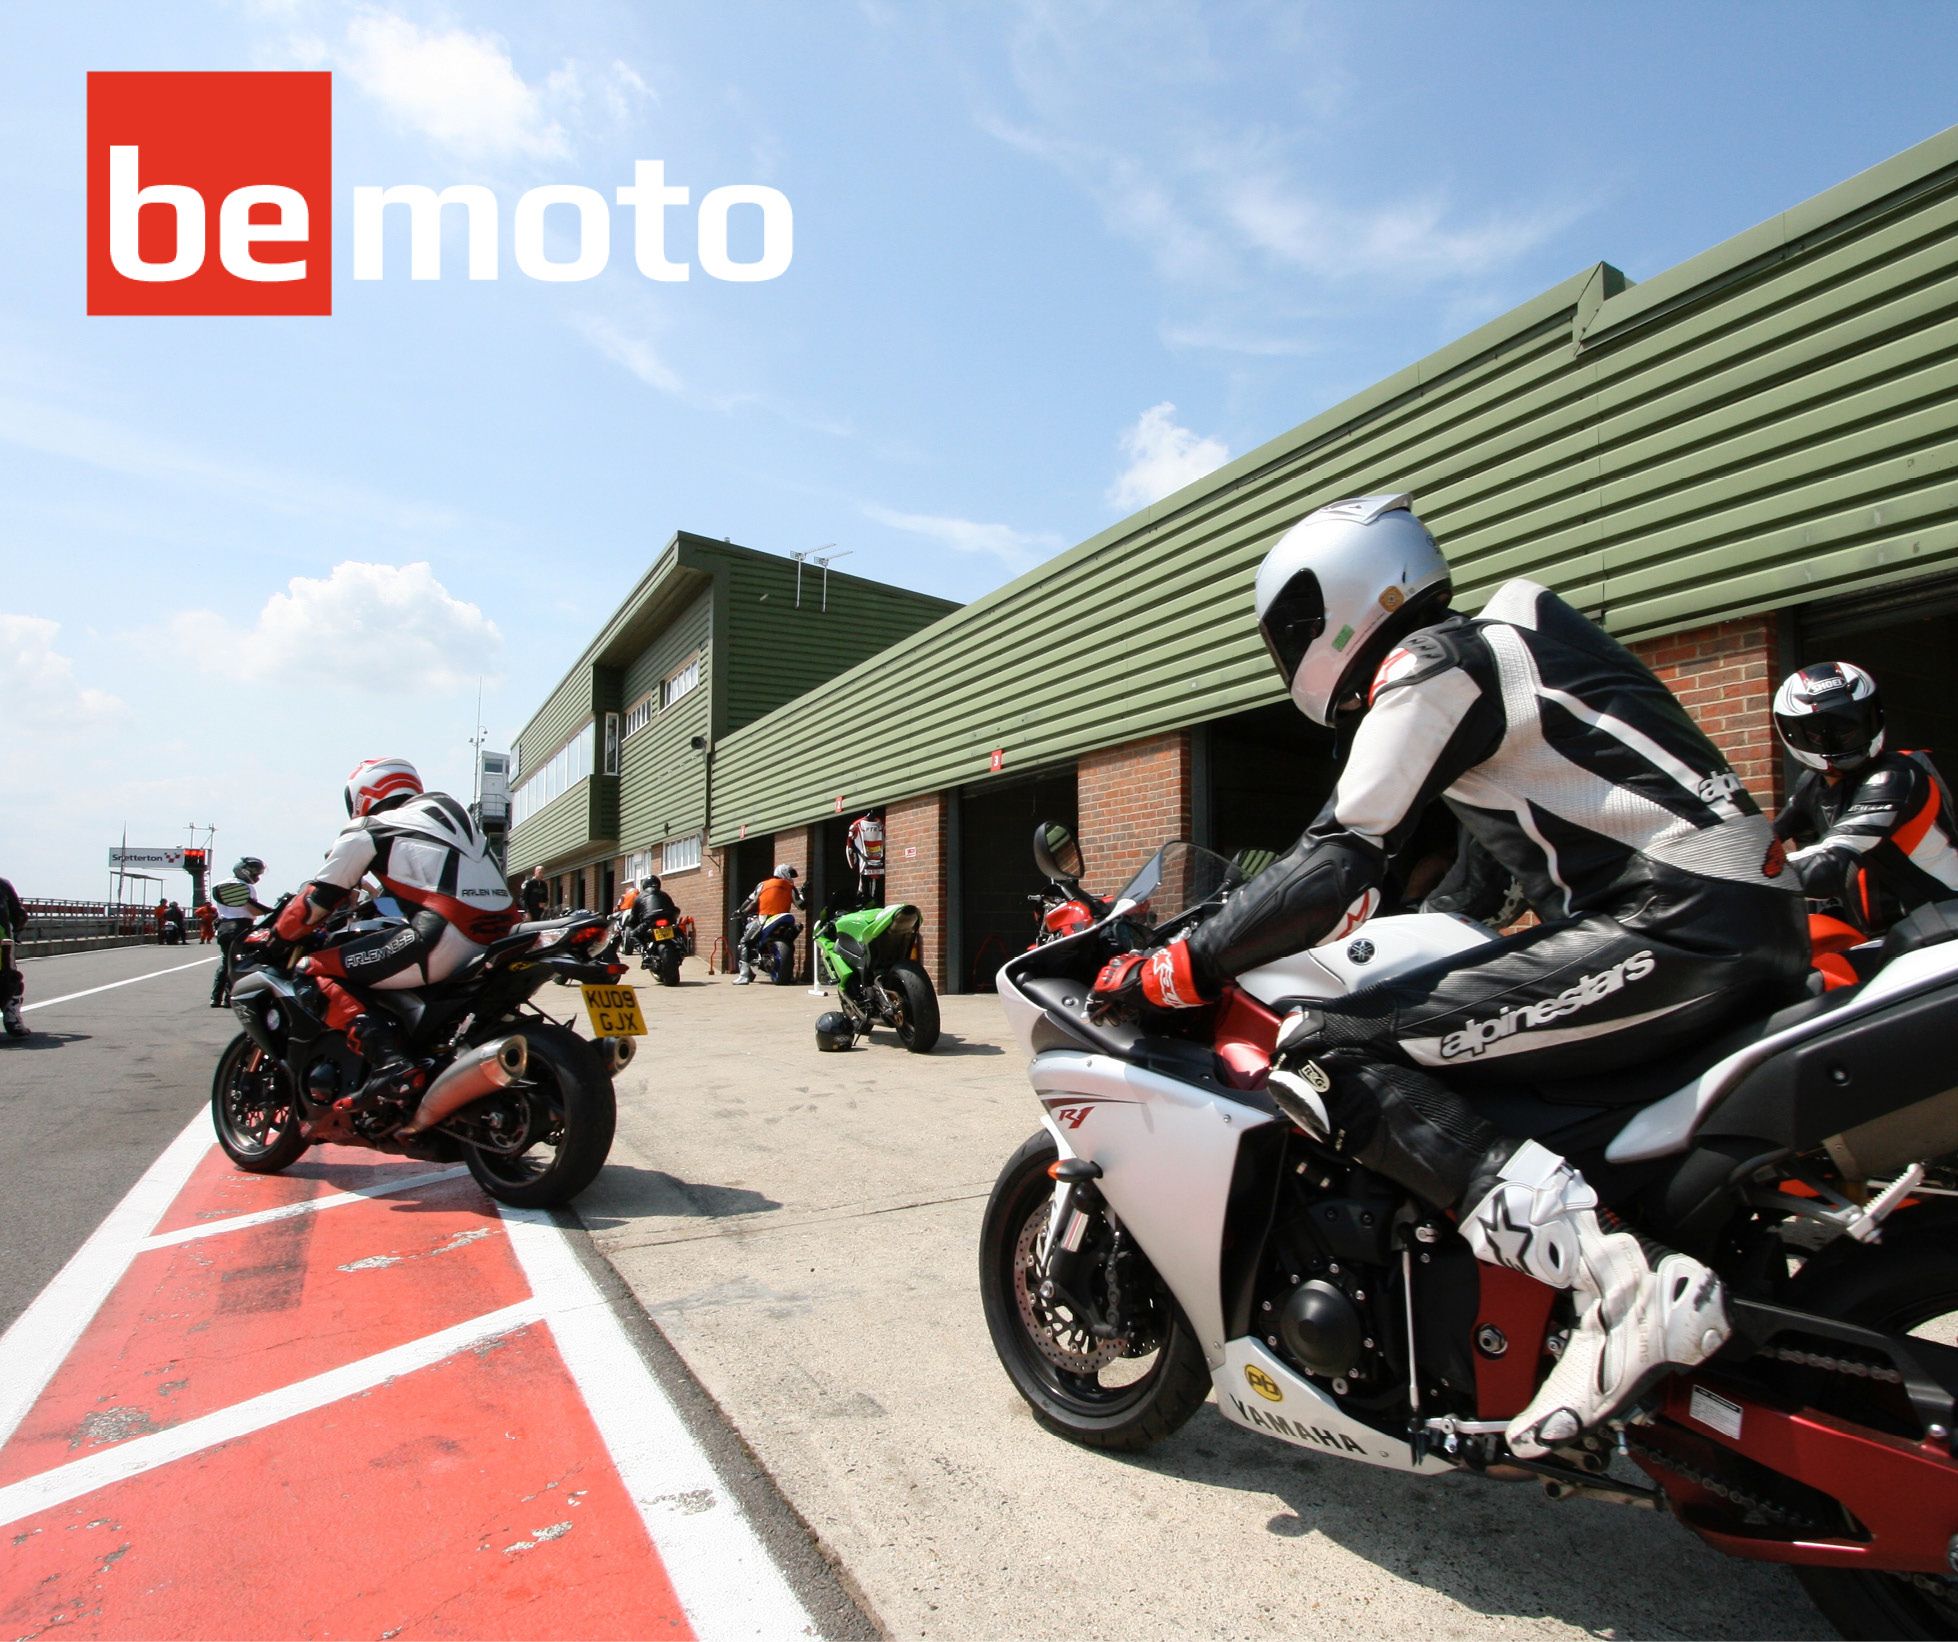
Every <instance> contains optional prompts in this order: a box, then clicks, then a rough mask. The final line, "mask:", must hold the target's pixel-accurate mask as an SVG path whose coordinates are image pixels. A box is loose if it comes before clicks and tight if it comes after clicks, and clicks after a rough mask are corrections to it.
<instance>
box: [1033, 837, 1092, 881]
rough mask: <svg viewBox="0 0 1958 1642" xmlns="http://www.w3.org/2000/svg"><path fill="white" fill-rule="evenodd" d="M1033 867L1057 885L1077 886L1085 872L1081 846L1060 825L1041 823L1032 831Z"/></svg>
mask: <svg viewBox="0 0 1958 1642" xmlns="http://www.w3.org/2000/svg"><path fill="white" fill-rule="evenodd" d="M1033 864H1034V865H1035V866H1037V867H1038V868H1040V870H1041V871H1042V872H1044V873H1046V875H1047V876H1048V877H1049V878H1050V879H1052V880H1053V881H1054V882H1055V883H1057V884H1076V883H1079V882H1080V881H1081V875H1082V874H1083V873H1084V872H1086V871H1087V870H1088V866H1087V863H1086V862H1085V861H1083V860H1082V859H1081V843H1080V840H1079V839H1077V838H1076V837H1075V836H1074V833H1073V831H1072V830H1071V829H1070V828H1068V827H1066V826H1064V825H1062V824H1061V823H1060V822H1059V821H1042V822H1041V823H1040V824H1039V825H1038V826H1036V827H1035V828H1034V829H1033Z"/></svg>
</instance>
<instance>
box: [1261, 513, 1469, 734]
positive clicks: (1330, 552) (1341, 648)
mask: <svg viewBox="0 0 1958 1642" xmlns="http://www.w3.org/2000/svg"><path fill="white" fill-rule="evenodd" d="M1410 501H1411V498H1409V497H1408V496H1406V495H1397V496H1359V497H1355V498H1353V499H1352V500H1350V501H1345V502H1333V503H1330V504H1329V505H1327V506H1325V507H1322V508H1319V509H1318V510H1317V511H1316V512H1312V513H1308V514H1307V515H1306V516H1305V517H1304V518H1303V519H1301V520H1299V522H1298V523H1297V524H1295V525H1293V526H1292V528H1291V529H1290V530H1288V531H1286V532H1285V534H1284V535H1283V536H1281V537H1279V538H1278V543H1277V545H1276V546H1275V547H1273V548H1272V550H1271V551H1270V552H1269V553H1267V554H1266V555H1265V558H1264V563H1263V564H1261V565H1259V566H1258V590H1257V605H1258V631H1259V632H1260V633H1261V634H1262V635H1263V636H1264V641H1265V648H1266V649H1267V650H1269V651H1270V652H1271V659H1272V660H1273V661H1275V662H1276V663H1277V664H1278V671H1279V673H1280V674H1281V675H1282V676H1283V677H1284V680H1285V683H1286V685H1287V686H1288V687H1289V688H1290V690H1291V692H1292V700H1293V702H1294V703H1296V704H1297V706H1298V709H1299V711H1300V712H1302V713H1304V714H1305V716H1306V717H1307V718H1309V719H1311V720H1312V722H1313V723H1315V724H1326V725H1330V724H1331V723H1332V721H1333V717H1334V715H1335V714H1336V713H1337V712H1338V711H1339V709H1340V706H1341V704H1342V703H1344V702H1346V701H1347V700H1348V699H1349V698H1350V697H1352V696H1354V695H1355V694H1357V693H1359V692H1361V691H1364V690H1365V688H1366V686H1367V683H1368V674H1369V673H1370V672H1371V671H1372V670H1373V669H1374V668H1377V667H1378V666H1379V665H1380V663H1381V662H1382V661H1383V660H1385V658H1386V652H1387V650H1388V649H1389V648H1390V647H1391V645H1392V643H1393V642H1394V641H1395V640H1397V639H1399V638H1401V637H1402V636H1403V635H1405V634H1407V633H1410V632H1412V631H1413V630H1414V629H1415V628H1416V627H1419V626H1425V625H1427V624H1428V623H1430V622H1432V621H1434V620H1435V619H1436V617H1437V616H1439V614H1440V611H1441V607H1442V606H1443V605H1444V604H1445V603H1446V602H1447V599H1448V595H1449V592H1450V588H1449V582H1448V561H1447V560H1446V559H1444V558H1443V557H1442V556H1441V549H1440V548H1438V547H1436V546H1435V539H1434V537H1432V536H1430V535H1429V534H1428V527H1427V526H1426V525H1424V524H1422V523H1421V521H1420V520H1419V519H1417V518H1415V516H1414V514H1413V513H1412V511H1410V506H1409V504H1410ZM1362 669H1364V671H1363V670H1362Z"/></svg>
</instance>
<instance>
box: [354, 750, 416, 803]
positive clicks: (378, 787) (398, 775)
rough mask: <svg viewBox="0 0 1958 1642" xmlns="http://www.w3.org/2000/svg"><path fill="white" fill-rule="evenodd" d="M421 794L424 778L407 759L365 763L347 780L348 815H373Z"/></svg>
mask: <svg viewBox="0 0 1958 1642" xmlns="http://www.w3.org/2000/svg"><path fill="white" fill-rule="evenodd" d="M421 790H422V778H421V777H420V775H418V774H417V773H416V771H415V766H414V765H412V764H410V763H409V762H408V761H407V759H405V758H370V759H366V760H364V761H363V762H361V763H359V764H356V765H355V766H354V769H353V774H352V775H350V776H348V777H347V814H349V815H352V816H363V815H372V814H373V813H374V812H375V811H376V810H377V809H379V808H380V807H381V806H382V805H384V804H387V803H391V802H394V801H395V800H398V799H403V798H413V797H414V796H415V795H416V794H417V793H419V792H420V791H421Z"/></svg>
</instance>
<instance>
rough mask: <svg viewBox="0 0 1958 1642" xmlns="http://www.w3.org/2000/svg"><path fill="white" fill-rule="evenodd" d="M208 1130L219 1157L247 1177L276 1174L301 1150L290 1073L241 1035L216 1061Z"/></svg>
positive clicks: (296, 1158)
mask: <svg viewBox="0 0 1958 1642" xmlns="http://www.w3.org/2000/svg"><path fill="white" fill-rule="evenodd" d="M211 1126H212V1127H213V1128H214V1129H216V1130H217V1133H218V1145H219V1146H220V1147H222V1148H223V1149H224V1155H225V1156H226V1157H228V1158H230V1159H231V1161H232V1162H233V1163H234V1164H236V1165H237V1166H238V1167H239V1168H241V1169H243V1170H244V1171H245V1172H246V1173H247V1174H277V1173H278V1172H279V1171H280V1170H281V1169H286V1168H290V1167H291V1166H292V1165H293V1164H294V1163H297V1162H298V1161H299V1157H300V1154H301V1153H302V1152H304V1151H305V1150H306V1136H305V1134H304V1133H303V1132H302V1131H301V1129H300V1127H299V1110H298V1103H297V1102H296V1101H295V1100H294V1098H293V1088H292V1077H291V1074H290V1073H288V1072H287V1071H286V1069H285V1067H284V1066H282V1065H281V1064H280V1063H279V1062H278V1061H276V1060H274V1059H273V1058H272V1057H271V1056H270V1055H268V1054H266V1052H265V1051H264V1050H263V1049H261V1048H259V1046H258V1045H257V1044H255V1043H253V1042H252V1040H251V1038H250V1037H249V1036H248V1035H247V1034H246V1033H243V1032H240V1033H239V1034H238V1035H237V1037H235V1038H233V1039H232V1040H231V1042H230V1043H228V1044H227V1045H226V1046H225V1050H224V1053H223V1054H222V1055H220V1056H219V1057H218V1069H217V1072H216V1074H215V1075H214V1076H213V1077H212V1079H211Z"/></svg>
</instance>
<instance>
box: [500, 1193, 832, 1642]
mask: <svg viewBox="0 0 1958 1642" xmlns="http://www.w3.org/2000/svg"><path fill="white" fill-rule="evenodd" d="M498 1213H500V1214H501V1215H502V1216H503V1221H504V1224H505V1225H506V1226H507V1227H508V1228H509V1232H510V1245H511V1247H512V1248H513V1249H514V1250H515V1251H516V1255H517V1260H518V1263H519V1264H520V1265H522V1267H523V1269H524V1275H525V1276H526V1277H528V1278H529V1279H530V1287H531V1292H532V1293H533V1294H538V1295H548V1296H549V1297H550V1306H549V1311H548V1314H547V1315H548V1320H549V1322H550V1325H551V1333H552V1335H553V1336H554V1337H555V1339H556V1341H557V1347H558V1351H559V1353H560V1354H561V1355H562V1357H563V1358H564V1365H565V1367H566V1368H567V1369H568V1370H570V1373H571V1377H572V1379H573V1380H574V1381H575V1382H576V1383H577V1386H578V1389H579V1391H580V1392H581V1393H583V1395H584V1399H585V1407H586V1408H587V1409H588V1410H589V1411H590V1413H591V1417H592V1422H593V1424H595V1425H596V1426H597V1427H598V1432H599V1435H600V1436H601V1437H603V1438H604V1439H605V1445H606V1447H607V1448H609V1449H610V1450H611V1454H612V1463H613V1464H614V1465H616V1466H617V1467H618V1469H619V1476H620V1479H621V1480H622V1481H623V1482H624V1483H625V1487H626V1492H627V1493H628V1494H629V1495H630V1496H631V1498H632V1502H633V1504H635V1505H636V1506H638V1508H639V1515H640V1517H641V1519H642V1520H643V1521H644V1522H645V1524H646V1531H647V1533H648V1534H649V1535H650V1536H651V1538H652V1541H653V1544H654V1545H655V1546H657V1547H658V1549H659V1557H660V1561H661V1562H663V1563H664V1564H665V1565H666V1573H667V1577H668V1579H669V1580H671V1581H672V1584H673V1589H674V1592H675V1594H676V1595H677V1596H678V1597H679V1598H680V1605H681V1607H682V1608H683V1609H685V1611H686V1616H687V1623H688V1624H689V1625H690V1626H691V1627H692V1629H693V1633H694V1635H695V1636H696V1637H698V1638H699V1639H700V1642H734V1639H735V1638H768V1639H771V1642H773V1639H779V1638H783V1637H791V1636H804V1635H808V1636H813V1635H815V1634H817V1633H816V1626H815V1622H814V1621H813V1620H812V1619H811V1618H810V1617H809V1614H808V1611H807V1610H806V1609H805V1608H804V1607H803V1606H802V1603H801V1602H800V1601H799V1600H798V1599H797V1598H796V1595H795V1593H794V1592H793V1591H791V1590H790V1589H789V1585H788V1581H787V1580H786V1579H784V1578H783V1577H782V1571H781V1569H779V1568H778V1567H777V1566H776V1565H775V1561H774V1559H773V1558H772V1557H770V1556H769V1554H768V1552H767V1550H766V1549H765V1548H764V1547H763V1545H762V1543H761V1541H760V1540H759V1539H758V1538H756V1536H755V1531H754V1528H753V1527H752V1526H751V1525H750V1523H749V1522H748V1518H747V1516H746V1514H745V1513H744V1512H743V1511H742V1509H741V1507H740V1505H739V1503H738V1502H737V1501H736V1500H735V1499H734V1497H733V1495H731V1494H730V1493H729V1492H728V1491H727V1489H726V1487H725V1486H724V1485H723V1484H722V1482H721V1480H720V1478H719V1477H718V1476H716V1475H715V1473H714V1467H713V1465H712V1463H711V1462H710V1461H709V1460H708V1458H707V1455H706V1453H705V1452H704V1451H703V1450H702V1449H701V1447H700V1445H699V1444H698V1443H696V1442H695V1441H694V1440H693V1437H692V1435H691V1433H689V1432H688V1430H687V1428H686V1425H685V1423H684V1422H683V1421H682V1420H681V1418H680V1415H679V1411H678V1410H677V1409H675V1408H674V1406H673V1404H672V1402H671V1401H670V1400H669V1399H668V1397H667V1395H666V1393H665V1392H664V1391H663V1390H661V1388H660V1384H659V1381H658V1380H656V1379H654V1378H653V1375H652V1373H651V1371H650V1370H649V1369H648V1368H647V1367H646V1365H645V1363H644V1361H643V1360H642V1359H641V1358H640V1356H639V1353H638V1351H637V1349H635V1348H634V1346H633V1344H632V1342H631V1340H629V1339H628V1338H627V1337H626V1334H625V1331H624V1330H623V1329H622V1328H620V1327H619V1324H618V1320H617V1319H616V1318H614V1317H613V1315H612V1308H611V1307H610V1306H609V1305H608V1304H607V1303H606V1301H605V1297H604V1296H603V1295H602V1294H600V1293H599V1292H598V1289H597V1288H596V1286H594V1284H593V1283H592V1280H591V1278H590V1277H589V1276H587V1275H586V1273H585V1269H584V1267H583V1266H581V1265H580V1264H579V1263H578V1257H577V1255H576V1254H575V1253H574V1252H573V1251H572V1249H571V1246H570V1244H569V1243H568V1242H567V1241H566V1239H565V1235H564V1233H563V1232H562V1231H560V1230H559V1229H558V1228H557V1226H556V1225H554V1224H553V1223H552V1221H551V1219H550V1217H549V1216H548V1215H547V1214H545V1213H543V1212H542V1211H541V1210H536V1209H512V1208H507V1207H505V1206H503V1205H501V1204H499V1205H498ZM703 1499H705V1500H708V1501H709V1502H710V1509H707V1510H702V1509H701V1508H700V1502H701V1501H702V1500H703Z"/></svg>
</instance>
